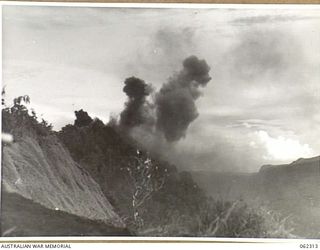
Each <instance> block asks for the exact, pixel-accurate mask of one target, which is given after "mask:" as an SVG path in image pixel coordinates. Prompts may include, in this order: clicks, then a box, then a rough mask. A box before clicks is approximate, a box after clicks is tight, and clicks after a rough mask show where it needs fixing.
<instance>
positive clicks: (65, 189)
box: [2, 110, 125, 228]
mask: <svg viewBox="0 0 320 250" xmlns="http://www.w3.org/2000/svg"><path fill="white" fill-rule="evenodd" d="M2 114H3V131H4V132H8V133H11V134H12V135H13V138H14V141H13V143H11V144H3V147H2V188H3V190H2V192H5V193H15V194H19V195H21V196H22V197H24V198H26V199H29V200H31V201H34V202H36V203H38V204H41V205H42V206H44V207H46V208H48V209H51V210H54V211H58V210H59V211H64V212H67V213H69V214H74V215H77V216H80V217H83V218H88V219H89V220H96V221H101V222H102V223H107V224H108V225H112V226H113V227H117V228H124V227H125V224H124V223H123V221H122V220H121V219H120V217H119V215H118V214H117V213H116V212H115V210H114V208H113V207H112V205H111V204H110V202H109V201H108V199H107V198H106V197H105V195H104V194H103V192H102V191H101V188H100V186H99V185H98V184H97V183H96V181H95V180H94V179H93V178H92V177H91V176H90V174H89V173H88V172H87V171H86V170H85V169H84V168H82V167H81V166H80V165H79V164H78V163H76V162H75V161H74V160H73V159H72V157H71V156H70V153H69V151H68V150H67V149H66V148H65V147H64V146H63V145H62V144H61V142H60V141H59V139H58V138H57V136H56V135H55V134H54V133H52V132H50V130H49V129H48V128H46V126H43V125H41V124H39V123H38V122H37V121H36V120H35V119H34V117H31V116H29V115H28V114H27V113H26V112H21V111H19V112H18V111H15V110H13V111H11V112H10V111H8V110H3V111H2ZM5 197H6V196H4V198H3V199H5ZM4 204H5V201H4Z"/></svg>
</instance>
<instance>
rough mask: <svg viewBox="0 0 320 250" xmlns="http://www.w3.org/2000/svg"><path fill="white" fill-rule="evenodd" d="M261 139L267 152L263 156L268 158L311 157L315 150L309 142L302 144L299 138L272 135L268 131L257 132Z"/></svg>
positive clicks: (281, 159) (286, 159)
mask: <svg viewBox="0 0 320 250" xmlns="http://www.w3.org/2000/svg"><path fill="white" fill-rule="evenodd" d="M256 135H257V136H258V139H259V141H260V142H261V143H262V144H263V145H264V147H265V148H266V150H267V154H266V155H264V156H263V158H264V159H266V160H267V159H268V160H279V161H288V160H295V159H298V158H301V157H311V156H312V155H313V154H314V152H313V149H312V148H311V147H310V146H309V145H308V144H301V143H300V141H299V140H297V139H292V138H285V137H283V136H278V137H271V136H270V135H269V134H268V132H266V131H264V130H259V131H257V132H256Z"/></svg>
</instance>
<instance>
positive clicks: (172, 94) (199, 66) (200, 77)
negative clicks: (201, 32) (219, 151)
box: [155, 56, 211, 142]
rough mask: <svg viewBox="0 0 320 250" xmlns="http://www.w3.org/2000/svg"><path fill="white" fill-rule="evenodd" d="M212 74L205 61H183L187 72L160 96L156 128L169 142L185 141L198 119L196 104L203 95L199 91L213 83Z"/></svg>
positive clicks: (181, 74)
mask: <svg viewBox="0 0 320 250" xmlns="http://www.w3.org/2000/svg"><path fill="white" fill-rule="evenodd" d="M209 71H210V67H209V66H208V64H207V63H206V61H205V60H199V59H198V58H197V57H196V56H190V57H188V58H186V59H185V60H184V61H183V69H182V70H181V71H180V72H179V73H178V74H177V75H175V76H173V77H171V78H170V79H169V81H168V82H167V83H165V84H163V86H162V88H161V89H160V91H159V92H158V93H157V94H156V99H155V105H156V115H157V123H156V128H157V130H159V131H162V132H163V134H164V136H165V138H166V140H167V141H169V142H173V141H177V140H179V139H181V138H182V137H184V136H185V135H186V131H187V129H188V126H189V125H190V123H191V122H192V121H194V120H195V119H196V118H197V117H198V111H197V108H196V105H195V100H197V98H199V96H200V95H201V92H200V89H199V88H200V87H205V86H206V85H207V83H208V82H209V81H210V80H211V77H210V76H209Z"/></svg>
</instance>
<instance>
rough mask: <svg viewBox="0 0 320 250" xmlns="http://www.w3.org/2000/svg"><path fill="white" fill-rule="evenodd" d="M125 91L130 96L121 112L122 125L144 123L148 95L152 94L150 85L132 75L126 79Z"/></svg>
mask: <svg viewBox="0 0 320 250" xmlns="http://www.w3.org/2000/svg"><path fill="white" fill-rule="evenodd" d="M124 84H125V86H124V87H123V92H125V93H126V94H127V96H128V101H127V102H126V104H125V109H124V110H123V111H122V112H121V114H120V126H122V127H124V128H127V129H128V128H133V127H135V126H139V125H140V124H143V123H144V122H145V120H146V117H145V110H144V109H145V104H146V96H148V95H149V94H150V87H149V85H148V84H146V83H145V82H144V81H143V80H141V79H139V78H136V77H130V78H127V79H126V80H125V81H124Z"/></svg>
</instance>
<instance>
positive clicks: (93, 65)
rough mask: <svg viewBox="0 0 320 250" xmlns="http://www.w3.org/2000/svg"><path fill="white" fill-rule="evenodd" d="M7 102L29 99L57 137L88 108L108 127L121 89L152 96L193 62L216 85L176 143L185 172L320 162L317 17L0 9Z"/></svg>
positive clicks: (319, 13) (300, 13) (267, 12)
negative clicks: (144, 89)
mask: <svg viewBox="0 0 320 250" xmlns="http://www.w3.org/2000/svg"><path fill="white" fill-rule="evenodd" d="M2 18H3V83H4V85H5V86H6V99H7V103H9V102H11V101H12V99H13V98H14V97H17V96H19V95H25V94H28V95H29V96H30V98H31V103H32V106H33V107H34V108H35V110H36V112H37V113H38V114H39V115H41V114H43V117H44V118H45V119H46V120H48V121H49V122H50V123H52V124H53V125H54V128H55V129H56V130H58V129H60V128H61V127H62V126H64V125H65V124H67V123H72V122H73V120H74V114H73V111H74V110H78V109H81V108H83V109H85V110H86V111H88V112H89V114H91V116H96V117H99V118H100V119H102V120H104V121H107V120H108V118H109V116H110V114H119V112H121V110H122V109H123V105H124V102H125V100H126V96H125V94H124V93H123V92H122V88H123V81H124V79H125V78H127V77H130V76H137V77H139V78H142V79H144V80H145V81H146V82H147V83H151V84H152V85H153V86H154V87H155V88H156V89H158V88H160V87H161V85H162V84H163V83H164V82H165V81H166V80H167V79H168V77H170V76H171V75H172V74H173V73H174V72H177V71H179V70H180V68H181V62H182V61H183V59H184V58H186V57H187V56H189V55H196V56H198V57H199V58H202V59H205V60H206V61H207V63H208V64H209V65H210V67H211V71H210V74H211V76H212V80H211V81H210V82H209V83H208V85H207V87H206V88H204V89H203V96H202V97H200V98H199V99H198V100H197V107H198V112H199V117H198V118H197V119H196V120H195V121H194V122H193V123H192V124H191V126H190V127H189V129H188V133H187V136H186V138H184V139H183V140H180V141H179V142H178V143H177V144H176V145H175V149H174V151H175V155H179V156H181V157H177V159H179V164H180V165H181V166H182V165H183V166H185V167H187V168H194V169H206V170H207V169H212V170H218V171H220V170H223V171H233V170H236V171H257V170H258V169H259V168H260V167H261V165H263V164H269V163H271V164H277V163H288V162H290V161H292V160H295V159H297V158H300V157H311V156H316V155H319V154H320V140H319V138H320V108H319V107H320V85H319V84H320V29H319V27H320V8H318V9H314V10H311V9H309V10H306V9H304V10H299V9H289V7H288V9H283V8H282V9H278V10H277V9H262V8H259V9H255V8H254V7H252V6H251V7H250V8H248V9H238V10H237V9H235V8H233V9H141V8H137V9H132V8H131V9H129V8H127V9H126V8H123V9H116V8H87V7H81V8H80V7H78V8H75V7H35V6H34V7H21V6H20V7H19V6H5V7H3V17H2Z"/></svg>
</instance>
